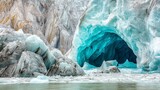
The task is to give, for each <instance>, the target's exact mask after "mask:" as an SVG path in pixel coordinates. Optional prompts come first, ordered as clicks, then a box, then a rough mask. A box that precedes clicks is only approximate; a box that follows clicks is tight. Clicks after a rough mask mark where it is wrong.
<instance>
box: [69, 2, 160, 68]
mask: <svg viewBox="0 0 160 90" xmlns="http://www.w3.org/2000/svg"><path fill="white" fill-rule="evenodd" d="M108 3H110V4H108ZM137 3H139V4H137ZM137 3H136V1H125V2H123V0H118V1H117V0H105V1H104V0H99V1H97V0H93V1H92V2H91V3H90V4H89V8H88V9H87V11H86V12H85V13H84V15H83V16H82V17H81V19H80V21H79V24H78V26H77V29H76V32H75V35H74V39H73V46H72V48H71V51H70V52H71V54H70V55H69V57H70V58H72V59H74V60H76V61H77V62H78V64H79V65H80V66H83V64H84V62H87V63H89V64H91V65H94V66H101V64H102V62H103V61H110V60H111V61H112V60H116V61H117V62H118V64H123V63H125V62H126V61H127V62H129V63H131V64H130V65H131V67H132V64H137V68H141V69H142V70H144V71H155V70H158V68H159V52H158V51H159V48H158V47H157V45H158V44H159V36H158V33H157V32H158V30H159V28H158V23H159V21H160V18H159V16H160V13H159V10H160V7H159V5H157V4H158V3H159V1H156V0H151V2H149V1H148V0H141V1H137ZM140 3H141V4H140ZM115 6H116V7H115ZM126 7H127V8H126ZM129 63H128V64H129ZM155 63H156V64H155ZM125 64H126V63H125ZM133 66H134V65H133Z"/></svg>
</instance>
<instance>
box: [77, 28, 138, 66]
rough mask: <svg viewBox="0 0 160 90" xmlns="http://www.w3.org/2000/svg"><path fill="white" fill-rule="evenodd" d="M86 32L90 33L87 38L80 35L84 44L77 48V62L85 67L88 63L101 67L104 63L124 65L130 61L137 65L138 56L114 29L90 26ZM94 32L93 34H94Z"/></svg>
mask: <svg viewBox="0 0 160 90" xmlns="http://www.w3.org/2000/svg"><path fill="white" fill-rule="evenodd" d="M85 31H89V32H88V33H87V34H86V36H83V35H85V34H80V35H82V36H80V37H83V38H81V40H82V43H81V44H79V46H77V47H78V48H77V62H78V64H79V65H80V66H83V64H84V62H88V63H90V64H92V65H94V66H97V67H99V66H101V64H102V62H103V61H104V60H105V61H108V60H117V61H118V63H119V64H122V63H124V62H125V61H126V59H128V60H129V61H130V62H133V63H136V56H135V54H134V53H133V51H132V50H131V49H130V48H129V47H128V45H127V43H126V42H125V41H124V40H123V39H122V38H121V37H119V36H118V35H117V34H115V33H114V32H115V31H116V30H115V29H114V28H111V27H107V26H100V25H95V26H92V25H90V26H88V27H87V28H86V30H85ZM92 31H93V32H92Z"/></svg>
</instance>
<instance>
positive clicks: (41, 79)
mask: <svg viewBox="0 0 160 90" xmlns="http://www.w3.org/2000/svg"><path fill="white" fill-rule="evenodd" d="M30 83H49V78H48V77H47V76H45V75H39V76H37V78H33V79H31V80H30Z"/></svg>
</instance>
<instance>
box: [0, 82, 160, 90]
mask: <svg viewBox="0 0 160 90" xmlns="http://www.w3.org/2000/svg"><path fill="white" fill-rule="evenodd" d="M159 88H160V86H159V85H158V84H139V83H83V84H80V83H79V84H78V83H77V84H76V83H74V84H6V85H0V90H158V89H159Z"/></svg>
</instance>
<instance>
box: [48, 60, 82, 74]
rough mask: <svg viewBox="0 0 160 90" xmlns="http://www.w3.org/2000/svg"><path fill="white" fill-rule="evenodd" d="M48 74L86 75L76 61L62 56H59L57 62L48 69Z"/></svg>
mask: <svg viewBox="0 0 160 90" xmlns="http://www.w3.org/2000/svg"><path fill="white" fill-rule="evenodd" d="M47 75H48V76H53V75H61V76H77V75H84V71H83V69H82V68H81V67H80V66H79V65H78V64H76V63H75V62H74V61H72V60H70V59H68V58H66V57H62V58H59V59H58V60H57V61H56V63H55V64H53V65H52V67H51V68H50V69H49V70H48V74H47Z"/></svg>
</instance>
